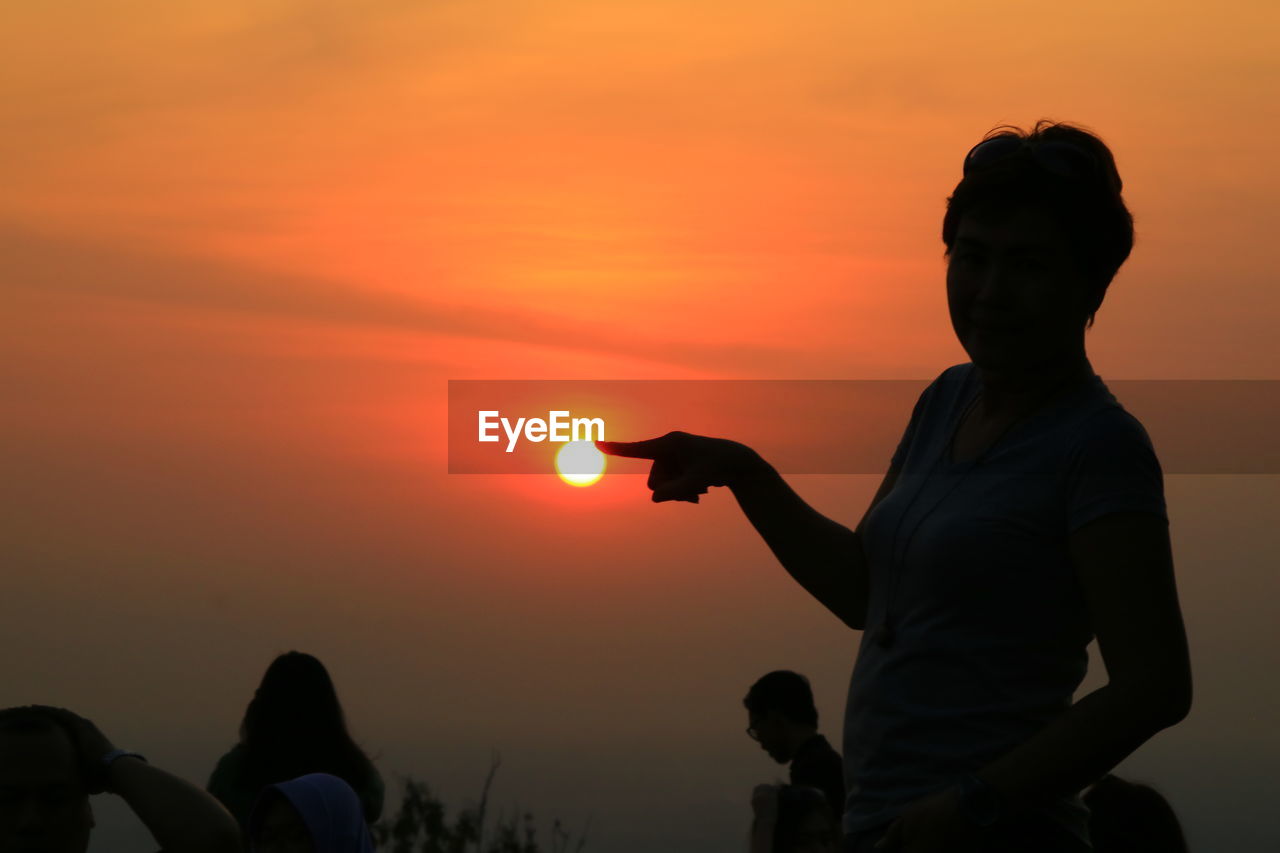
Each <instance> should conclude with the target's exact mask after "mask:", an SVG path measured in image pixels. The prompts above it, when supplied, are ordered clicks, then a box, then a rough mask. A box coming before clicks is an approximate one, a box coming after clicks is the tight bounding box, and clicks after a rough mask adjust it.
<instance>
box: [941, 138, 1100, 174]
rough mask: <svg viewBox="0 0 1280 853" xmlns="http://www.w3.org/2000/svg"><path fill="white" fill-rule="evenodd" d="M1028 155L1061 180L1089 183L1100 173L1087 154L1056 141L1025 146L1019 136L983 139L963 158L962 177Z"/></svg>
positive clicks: (1026, 143) (1090, 153) (1097, 166)
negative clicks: (1010, 158) (1088, 181)
mask: <svg viewBox="0 0 1280 853" xmlns="http://www.w3.org/2000/svg"><path fill="white" fill-rule="evenodd" d="M1023 153H1025V154H1026V155H1029V156H1030V157H1031V159H1033V160H1034V161H1035V162H1036V163H1037V164H1039V165H1040V167H1041V168H1043V169H1045V170H1046V171H1048V172H1051V173H1053V174H1055V175H1057V176H1059V177H1062V178H1069V179H1071V180H1075V181H1078V180H1091V179H1095V178H1097V177H1098V176H1099V175H1100V174H1101V172H1102V169H1101V167H1100V165H1099V163H1098V160H1097V158H1096V157H1095V156H1094V155H1093V153H1092V152H1091V151H1088V150H1086V149H1084V148H1081V147H1080V146H1078V145H1075V144H1073V143H1070V142H1062V141H1058V140H1049V141H1038V142H1028V141H1027V140H1025V139H1023V138H1022V137H1020V136H1013V135H1008V134H1002V135H1000V136H993V137H992V138H990V139H984V140H982V141H981V142H979V143H978V144H977V145H975V146H973V147H972V148H970V149H969V153H968V154H966V155H965V157H964V174H965V175H968V174H969V173H970V172H973V171H980V170H982V169H985V168H987V167H988V166H991V165H993V164H995V163H998V162H1000V161H1001V160H1005V159H1006V158H1009V157H1012V156H1014V155H1018V154H1023Z"/></svg>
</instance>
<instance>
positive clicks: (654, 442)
mask: <svg viewBox="0 0 1280 853" xmlns="http://www.w3.org/2000/svg"><path fill="white" fill-rule="evenodd" d="M673 435H674V433H667V434H666V435H663V436H659V437H658V438H649V439H645V440H644V441H597V442H596V448H597V449H598V450H599V451H600V452H601V453H607V454H609V455H610V456H627V457H630V458H632V459H657V458H658V457H659V456H662V455H664V454H666V453H668V452H670V450H671V438H672V436H673Z"/></svg>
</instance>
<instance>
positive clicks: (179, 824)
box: [0, 705, 240, 853]
mask: <svg viewBox="0 0 1280 853" xmlns="http://www.w3.org/2000/svg"><path fill="white" fill-rule="evenodd" d="M101 793H111V794H116V795H117V796H119V797H120V798H121V799H123V800H124V801H125V803H127V804H128V806H129V808H130V809H132V810H133V813H134V814H135V815H136V816H137V817H138V819H139V820H140V821H142V823H143V825H145V826H146V827H147V829H148V830H150V831H151V835H152V836H153V837H154V838H155V840H156V842H157V843H158V844H160V845H161V846H162V847H163V848H164V851H165V853H238V851H239V850H240V832H239V829H238V828H237V827H236V822H235V820H234V818H232V817H231V815H230V814H228V813H227V810H226V809H224V808H223V807H222V806H221V804H219V803H218V801H217V800H216V799H214V798H213V797H211V796H209V795H208V794H207V793H205V792H204V791H202V790H200V789H199V788H198V787H196V786H195V785H192V784H191V783H190V782H186V781H184V780H182V779H179V778H178V777H177V776H174V775H173V774H171V773H167V772H165V771H164V770H161V769H160V768H158V767H152V766H151V765H150V764H148V763H147V762H146V760H145V759H143V758H142V757H141V756H139V755H137V754H136V753H132V752H126V751H124V750H119V749H117V748H116V747H115V745H113V744H112V743H111V741H110V740H108V739H107V737H106V736H105V735H103V734H102V732H101V731H99V730H98V728H97V726H95V725H94V724H93V723H91V722H89V721H88V720H86V719H84V718H83V717H79V716H77V715H76V714H73V713H72V712H70V711H67V710H65V709H63V708H52V707H46V706H41V705H29V706H25V707H20V708H5V709H3V710H0V851H4V853H85V851H87V850H88V849H89V835H90V832H91V831H92V829H93V825H94V820H93V809H92V807H91V806H90V805H89V797H90V796H91V795H93V794H101Z"/></svg>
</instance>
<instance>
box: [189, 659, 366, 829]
mask: <svg viewBox="0 0 1280 853" xmlns="http://www.w3.org/2000/svg"><path fill="white" fill-rule="evenodd" d="M308 773H328V774H331V775H333V776H337V777H338V778H340V779H342V780H344V781H345V782H346V783H347V784H348V785H350V786H351V787H352V788H353V789H354V790H355V792H356V793H357V794H358V795H359V797H360V802H361V803H362V804H363V807H364V815H365V819H366V821H367V822H369V823H373V822H374V821H376V820H377V819H378V817H379V816H380V815H381V814H382V799H383V794H384V788H383V783H382V777H381V776H380V775H379V773H378V771H377V769H376V768H375V767H374V766H373V762H371V761H370V760H369V758H368V756H366V755H365V754H364V752H363V751H362V750H361V749H360V747H359V746H357V745H356V743H355V741H354V740H352V738H351V735H350V733H348V731H347V723H346V717H345V716H344V714H343V713H342V705H341V704H339V702H338V692H337V690H335V689H334V686H333V680H332V679H330V677H329V671H328V670H326V669H325V667H324V664H322V663H321V662H320V661H319V660H317V659H316V658H315V657H313V656H311V655H308V654H304V653H302V652H296V651H295V652H288V653H286V654H282V655H280V656H279V657H277V658H276V659H275V660H274V661H272V662H271V665H270V666H268V667H267V671H266V673H264V674H263V676H262V683H261V684H259V685H258V689H257V691H255V693H254V695H253V699H252V700H250V702H249V707H248V708H246V709H245V712H244V719H243V721H242V722H241V723H240V742H239V743H237V744H236V745H235V746H234V747H232V749H231V750H230V751H229V752H228V753H227V754H226V755H224V756H223V757H222V758H221V759H220V760H219V761H218V765H217V767H216V768H214V771H213V775H212V776H210V777H209V784H208V790H209V793H211V794H213V795H214V796H215V797H217V798H218V799H219V800H221V801H222V803H223V804H224V805H225V806H226V807H227V809H229V810H230V811H231V813H232V814H234V815H235V816H236V819H237V820H239V821H240V826H241V827H242V828H243V829H246V830H247V828H248V825H249V816H250V814H251V811H252V808H253V804H254V802H255V800H256V799H257V798H258V795H259V794H260V793H261V792H262V790H263V789H264V788H265V787H267V786H268V785H274V784H277V783H280V782H286V781H288V780H290V779H296V778H297V777H299V776H304V775H306V774H308Z"/></svg>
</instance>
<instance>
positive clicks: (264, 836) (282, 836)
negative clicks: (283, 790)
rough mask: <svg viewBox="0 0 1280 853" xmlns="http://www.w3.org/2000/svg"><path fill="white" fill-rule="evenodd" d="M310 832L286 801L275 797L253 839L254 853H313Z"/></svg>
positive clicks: (313, 848)
mask: <svg viewBox="0 0 1280 853" xmlns="http://www.w3.org/2000/svg"><path fill="white" fill-rule="evenodd" d="M315 849H316V848H315V844H314V842H312V840H311V831H310V830H309V829H307V824H306V822H305V821H303V819H302V816H301V815H300V814H298V811H297V809H295V808H294V807H293V806H292V805H291V804H290V803H289V801H288V800H286V799H285V798H284V797H283V796H281V797H277V798H275V799H274V800H272V801H271V804H270V805H269V806H267V810H266V812H265V813H264V814H263V815H262V820H261V822H260V823H259V824H258V832H257V835H256V836H255V837H254V839H253V850H254V853H315Z"/></svg>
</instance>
